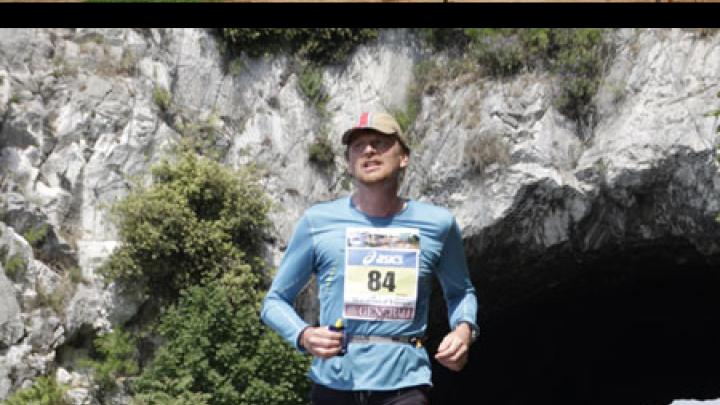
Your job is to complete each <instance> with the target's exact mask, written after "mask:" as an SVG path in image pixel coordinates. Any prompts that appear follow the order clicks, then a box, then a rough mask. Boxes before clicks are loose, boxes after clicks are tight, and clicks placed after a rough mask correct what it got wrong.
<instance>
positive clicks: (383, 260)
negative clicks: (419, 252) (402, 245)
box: [362, 250, 403, 266]
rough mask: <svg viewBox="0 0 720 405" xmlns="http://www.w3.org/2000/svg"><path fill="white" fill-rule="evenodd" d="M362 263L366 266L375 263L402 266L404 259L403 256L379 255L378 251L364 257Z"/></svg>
mask: <svg viewBox="0 0 720 405" xmlns="http://www.w3.org/2000/svg"><path fill="white" fill-rule="evenodd" d="M362 263H363V265H365V266H367V265H369V264H373V263H374V264H394V265H401V264H403V257H402V255H383V254H378V253H377V252H376V251H374V250H372V251H370V252H369V253H368V254H367V255H365V257H363V259H362Z"/></svg>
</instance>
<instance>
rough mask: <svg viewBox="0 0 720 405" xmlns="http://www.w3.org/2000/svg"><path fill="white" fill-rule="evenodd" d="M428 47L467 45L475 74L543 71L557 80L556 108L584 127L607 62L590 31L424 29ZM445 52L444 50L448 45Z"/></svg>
mask: <svg viewBox="0 0 720 405" xmlns="http://www.w3.org/2000/svg"><path fill="white" fill-rule="evenodd" d="M426 30H430V31H431V33H425V34H424V36H421V37H423V38H425V40H426V41H429V42H430V43H431V44H434V46H442V44H444V43H445V41H444V40H443V38H459V37H461V38H464V39H462V40H459V39H456V40H455V42H459V43H462V44H466V45H465V51H466V55H467V56H466V57H468V58H470V59H471V60H472V61H474V62H475V63H477V69H479V70H480V71H483V72H485V73H486V74H488V75H490V76H494V77H505V76H510V75H514V74H517V73H519V72H522V71H531V70H538V69H543V70H546V71H549V72H551V73H553V74H554V75H556V76H557V77H558V79H559V83H560V84H561V89H560V91H559V93H558V95H557V97H556V100H555V106H556V107H557V108H558V110H559V111H560V112H561V113H563V114H565V115H566V116H567V117H569V118H571V119H573V120H576V121H578V122H579V123H580V124H582V125H584V126H588V125H590V124H591V121H592V116H593V115H594V113H595V110H594V107H593V105H592V99H593V97H594V96H595V94H596V93H597V90H598V86H599V83H600V78H601V74H602V67H603V64H604V63H605V61H606V60H607V59H608V58H610V57H611V46H610V43H609V42H607V41H605V40H604V39H603V35H602V33H603V31H602V30H600V29H594V28H583V29H569V28H531V29H524V28H466V29H463V30H461V29H457V28H454V29H448V28H443V29H426ZM446 46H447V45H446Z"/></svg>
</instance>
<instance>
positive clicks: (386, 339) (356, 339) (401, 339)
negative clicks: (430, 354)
mask: <svg viewBox="0 0 720 405" xmlns="http://www.w3.org/2000/svg"><path fill="white" fill-rule="evenodd" d="M348 343H403V344H410V345H413V346H415V347H418V348H419V347H422V346H423V340H422V338H419V337H415V336H365V335H350V336H348Z"/></svg>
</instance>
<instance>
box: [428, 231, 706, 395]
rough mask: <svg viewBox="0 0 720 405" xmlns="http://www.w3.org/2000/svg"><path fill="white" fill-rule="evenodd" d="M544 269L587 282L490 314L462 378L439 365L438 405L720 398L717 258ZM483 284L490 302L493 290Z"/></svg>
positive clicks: (692, 254)
mask: <svg viewBox="0 0 720 405" xmlns="http://www.w3.org/2000/svg"><path fill="white" fill-rule="evenodd" d="M470 262H471V265H472V259H471V260H470ZM539 263H540V264H539V265H538V266H540V267H543V266H575V269H574V272H575V273H582V275H581V276H576V277H574V278H572V279H571V280H570V281H569V282H567V283H566V284H565V285H564V287H559V288H546V290H547V291H544V292H543V293H542V294H538V295H537V296H534V297H532V298H530V299H528V300H527V301H525V302H520V303H516V304H515V305H512V306H507V307H504V308H502V309H500V310H497V311H494V312H492V315H489V316H485V317H484V316H483V315H482V314H483V312H481V316H480V323H481V328H482V333H481V337H480V338H479V339H478V341H477V342H476V343H475V344H474V345H473V346H472V348H471V353H470V362H469V364H468V366H467V367H466V368H465V369H464V370H463V371H461V372H460V373H454V372H452V371H449V370H447V369H445V368H443V367H442V366H440V365H439V364H437V363H434V364H433V381H434V385H435V386H434V389H433V391H432V397H431V399H432V404H433V405H444V404H491V405H503V404H508V405H521V404H522V405H524V404H546V403H547V404H550V403H553V404H592V405H595V404H598V405H599V404H608V403H612V404H615V405H660V404H662V405H666V404H670V403H671V402H672V400H673V399H677V398H695V399H710V398H718V397H720V272H719V271H718V266H717V258H710V257H707V256H703V255H701V254H699V253H698V252H696V251H695V249H694V248H692V247H691V246H689V244H683V243H680V244H678V243H674V244H671V247H669V245H663V244H658V245H655V246H644V247H634V248H616V249H608V251H607V252H605V253H603V254H600V255H598V256H597V257H594V258H592V259H591V260H583V261H582V262H581V263H580V262H578V261H577V260H576V259H569V260H557V261H549V262H542V261H540V262H539ZM471 268H472V267H471ZM538 269H539V267H538V268H535V269H534V271H538ZM474 283H475V285H476V288H477V289H478V294H479V296H480V297H482V295H483V290H484V288H493V287H494V286H493V285H492V284H491V285H490V286H487V287H484V286H483V285H481V283H482V279H480V280H476V279H475V278H474ZM488 284H490V282H488ZM518 302H519V301H518ZM485 304H486V305H492V304H493V303H492V302H491V303H487V302H486V303H485ZM445 322H446V321H445ZM431 324H432V322H431ZM436 324H437V323H436ZM444 332H445V331H435V334H436V335H441V334H442V333H444ZM431 333H433V331H431ZM435 344H437V342H436V343H435ZM435 347H436V346H435ZM433 349H434V347H433V345H432V344H431V345H429V350H430V352H431V354H433Z"/></svg>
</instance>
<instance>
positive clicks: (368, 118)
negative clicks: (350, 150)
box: [342, 112, 410, 151]
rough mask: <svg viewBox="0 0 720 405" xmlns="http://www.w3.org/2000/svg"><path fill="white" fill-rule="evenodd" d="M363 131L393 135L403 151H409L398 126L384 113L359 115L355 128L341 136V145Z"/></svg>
mask: <svg viewBox="0 0 720 405" xmlns="http://www.w3.org/2000/svg"><path fill="white" fill-rule="evenodd" d="M363 129H372V130H375V131H377V132H380V133H381V134H385V135H395V137H396V138H397V139H398V140H399V141H400V143H401V144H402V146H403V147H404V148H405V150H407V151H410V147H409V146H408V141H407V138H405V134H403V131H402V129H401V128H400V124H398V122H397V121H396V120H395V118H394V117H393V116H392V115H390V114H388V113H384V112H364V113H362V114H360V119H359V120H358V122H357V123H356V124H355V126H354V127H352V128H350V129H348V130H347V131H345V133H344V134H343V136H342V143H343V145H347V144H348V143H349V142H350V138H351V137H352V135H353V134H355V133H356V132H357V131H360V130H363Z"/></svg>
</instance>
